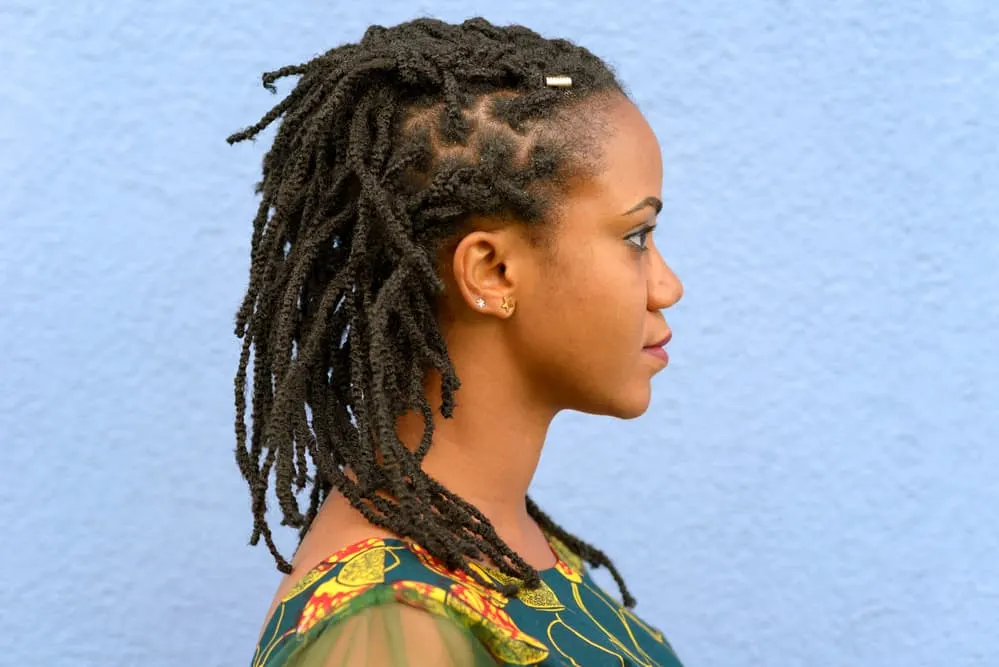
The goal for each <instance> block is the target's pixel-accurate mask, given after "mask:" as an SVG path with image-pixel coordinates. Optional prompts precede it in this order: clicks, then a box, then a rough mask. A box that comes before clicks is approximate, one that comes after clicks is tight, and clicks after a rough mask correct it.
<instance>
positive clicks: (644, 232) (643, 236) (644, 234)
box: [624, 225, 656, 252]
mask: <svg viewBox="0 0 999 667" xmlns="http://www.w3.org/2000/svg"><path fill="white" fill-rule="evenodd" d="M655 228H656V226H655V225H645V226H644V227H642V228H641V229H638V230H636V231H634V232H632V233H631V234H628V235H627V236H625V237H624V238H625V240H626V241H628V243H630V244H631V245H633V246H634V247H635V248H636V249H638V250H640V251H642V252H645V251H646V250H648V249H649V246H648V242H649V234H651V233H652V230H653V229H655ZM636 238H638V239H640V241H639V242H638V243H635V242H634V241H632V239H636Z"/></svg>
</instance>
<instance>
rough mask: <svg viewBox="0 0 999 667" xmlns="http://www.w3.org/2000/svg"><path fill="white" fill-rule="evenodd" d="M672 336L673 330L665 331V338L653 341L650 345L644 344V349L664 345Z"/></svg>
mask: <svg viewBox="0 0 999 667" xmlns="http://www.w3.org/2000/svg"><path fill="white" fill-rule="evenodd" d="M672 338H673V332H672V331H670V332H669V333H667V334H666V337H665V338H663V339H662V340H661V341H659V342H658V343H653V344H652V345H646V346H645V349H646V350H648V349H650V348H655V347H663V346H664V345H666V344H667V343H668V342H670V340H671V339H672Z"/></svg>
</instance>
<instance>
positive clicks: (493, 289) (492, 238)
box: [451, 225, 528, 318]
mask: <svg viewBox="0 0 999 667" xmlns="http://www.w3.org/2000/svg"><path fill="white" fill-rule="evenodd" d="M526 261H528V258H527V255H526V246H525V243H524V240H523V239H522V238H521V236H520V235H519V234H517V233H516V230H515V227H514V226H512V225H511V226H508V227H504V228H502V229H498V230H492V231H483V230H480V231H474V232H472V233H470V234H468V235H467V236H465V237H464V238H463V239H461V241H459V242H458V245H457V247H456V248H455V250H454V256H453V257H452V264H451V267H452V271H453V274H454V281H455V286H456V287H457V290H458V293H459V294H460V295H461V301H462V302H464V304H465V305H466V306H467V307H468V308H470V309H471V310H474V311H475V312H477V313H483V314H490V315H496V316H498V317H503V318H505V317H509V316H510V312H508V311H507V310H505V309H503V308H501V304H502V303H503V300H504V297H506V298H508V299H513V298H515V297H516V292H517V288H518V286H519V282H520V281H521V280H522V279H523V277H524V276H525V275H526V271H525V268H526V266H525V262H526ZM478 299H483V300H484V301H485V306H484V307H481V308H480V307H479V306H478V305H477V304H476V301H477V300H478Z"/></svg>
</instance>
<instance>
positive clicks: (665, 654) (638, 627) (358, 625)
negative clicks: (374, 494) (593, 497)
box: [252, 537, 682, 667]
mask: <svg viewBox="0 0 999 667" xmlns="http://www.w3.org/2000/svg"><path fill="white" fill-rule="evenodd" d="M549 540H550V544H551V547H552V550H553V552H554V553H555V555H556V557H557V562H556V564H555V566H554V567H552V568H549V569H547V570H542V571H541V572H540V574H541V581H542V584H541V586H540V587H539V588H535V589H527V588H524V589H522V590H521V592H520V593H519V594H518V595H517V597H515V598H507V597H506V596H504V595H502V594H500V593H498V592H496V591H494V590H492V589H489V588H486V587H484V586H482V585H481V584H479V583H478V582H477V581H475V580H474V579H473V578H472V577H470V576H468V574H466V573H465V572H461V571H454V570H449V569H448V568H446V567H445V566H444V565H443V563H441V562H440V561H438V560H437V559H436V558H434V557H433V556H431V555H430V554H429V553H427V552H426V550H424V549H422V548H421V547H420V546H419V545H417V544H415V543H413V542H412V541H410V540H400V539H368V540H364V541H362V542H359V543H357V544H354V545H351V546H349V547H347V548H345V549H342V550H341V551H339V552H337V553H335V554H333V555H332V556H330V557H329V558H327V559H326V560H325V561H323V562H322V563H320V564H319V565H317V566H316V567H315V568H313V569H312V570H311V571H310V572H309V573H308V574H306V575H305V576H304V577H303V578H302V579H301V580H300V581H299V582H298V583H297V584H296V585H295V586H294V588H293V589H292V590H291V591H289V593H288V594H287V595H286V596H285V597H284V599H283V600H282V601H281V603H280V604H279V605H278V607H277V608H276V609H275V611H274V614H273V615H272V616H271V618H270V619H269V620H268V622H267V625H266V627H265V628H264V632H263V635H262V637H261V641H260V644H259V645H258V646H257V650H256V653H255V654H254V656H253V662H252V667H278V666H279V665H280V666H281V667H286V666H289V665H292V666H294V667H319V666H322V667H341V666H343V667H345V666H347V665H350V666H351V667H354V666H360V665H386V666H392V667H397V666H402V665H435V666H440V667H448V666H453V667H479V666H485V665H496V664H500V665H544V666H555V665H560V666H561V665H575V666H578V667H603V666H605V665H606V666H608V667H609V666H611V665H616V666H620V667H624V666H628V667H632V666H638V665H644V666H650V667H651V666H653V665H655V666H658V667H682V666H681V664H680V661H679V660H678V658H677V656H676V654H675V653H674V652H673V649H672V647H671V646H670V644H669V642H668V641H667V640H666V638H665V637H664V636H663V634H662V633H661V632H660V631H659V630H657V629H655V628H653V627H651V626H649V625H648V624H646V623H645V622H643V621H642V620H641V619H639V618H638V617H637V616H635V614H633V613H632V612H631V611H630V610H628V609H625V608H624V607H622V606H621V605H620V604H619V603H618V602H617V601H615V600H613V599H612V598H611V597H610V596H609V595H607V593H606V592H604V591H603V590H602V589H601V588H600V586H598V585H597V584H596V582H594V581H593V579H591V577H590V575H589V573H588V572H587V571H586V569H585V567H584V566H583V563H582V562H581V560H580V559H579V558H578V557H577V556H576V555H575V554H573V553H572V552H570V551H569V550H568V549H567V548H566V547H565V545H563V544H562V543H560V542H559V541H558V540H556V539H554V538H552V537H550V538H549ZM471 567H472V568H475V569H476V571H477V573H478V574H480V575H482V576H484V577H487V578H489V579H491V580H494V581H498V582H510V581H512V580H511V579H510V578H509V577H507V576H506V575H504V574H502V573H500V572H498V571H497V570H494V569H492V568H487V567H480V566H478V565H475V564H472V565H471ZM428 612H429V613H428ZM414 638H416V639H414ZM431 654H432V655H433V656H434V657H433V658H431V657H430V656H431Z"/></svg>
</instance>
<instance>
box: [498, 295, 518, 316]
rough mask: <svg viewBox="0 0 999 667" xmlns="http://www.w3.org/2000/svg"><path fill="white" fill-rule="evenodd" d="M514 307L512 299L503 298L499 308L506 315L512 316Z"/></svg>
mask: <svg viewBox="0 0 999 667" xmlns="http://www.w3.org/2000/svg"><path fill="white" fill-rule="evenodd" d="M515 307H516V304H514V301H513V297H510V296H504V297H503V303H501V304H500V308H502V309H503V312H504V313H506V314H507V315H512V314H513V309H514V308H515Z"/></svg>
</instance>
